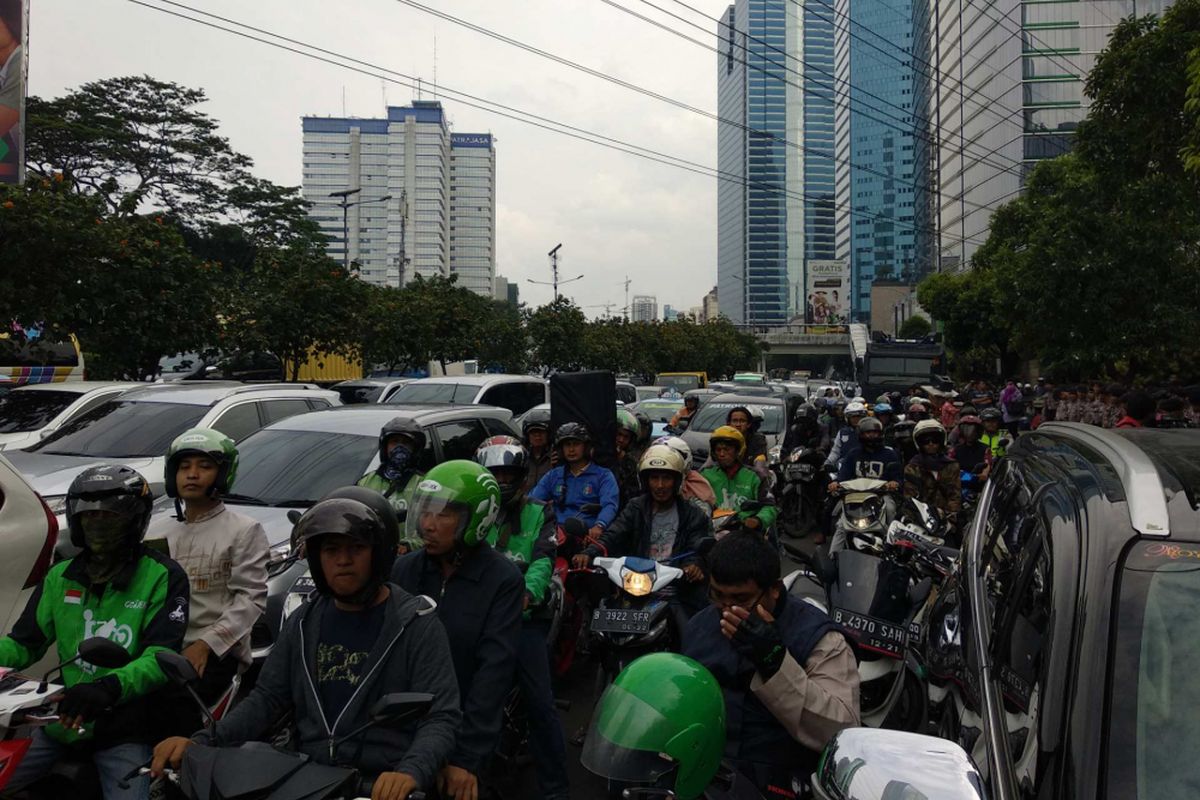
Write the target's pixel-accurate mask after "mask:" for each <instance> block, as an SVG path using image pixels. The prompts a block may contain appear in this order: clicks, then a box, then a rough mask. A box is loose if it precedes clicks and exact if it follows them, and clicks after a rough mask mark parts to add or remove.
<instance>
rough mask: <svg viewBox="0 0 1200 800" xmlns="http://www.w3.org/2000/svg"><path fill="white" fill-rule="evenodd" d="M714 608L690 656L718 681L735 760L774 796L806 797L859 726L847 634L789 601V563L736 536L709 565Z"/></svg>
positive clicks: (693, 637) (693, 625) (689, 634)
mask: <svg viewBox="0 0 1200 800" xmlns="http://www.w3.org/2000/svg"><path fill="white" fill-rule="evenodd" d="M708 563H709V570H710V577H709V586H708V593H709V600H710V605H709V606H708V607H707V608H705V609H704V610H703V611H701V612H700V613H699V614H697V615H696V616H695V617H693V618H692V620H691V621H690V622H689V623H688V626H687V628H686V629H685V632H684V640H683V645H684V646H683V652H684V654H685V655H687V656H690V657H692V658H694V659H696V660H697V661H699V662H700V663H701V664H703V665H704V666H705V667H706V668H707V669H708V670H710V671H711V672H712V674H713V676H714V677H715V678H716V679H717V681H718V683H720V685H721V689H722V691H723V693H724V696H725V709H726V713H727V715H728V719H729V720H730V722H731V723H732V722H734V721H736V723H735V724H736V727H733V726H731V728H730V730H729V736H728V740H727V742H726V746H725V756H726V758H728V759H729V760H730V761H731V762H732V764H733V766H734V767H735V768H736V769H737V770H738V771H739V772H741V773H742V774H743V775H745V776H746V777H747V778H749V779H750V780H751V781H753V782H754V784H755V785H756V786H758V788H759V790H760V791H761V792H762V793H763V796H764V797H796V796H797V795H796V793H795V790H794V788H793V784H792V779H793V777H800V778H801V779H802V780H803V779H804V778H806V777H807V776H808V775H810V774H811V773H812V772H813V771H814V769H815V767H816V763H817V757H818V755H819V753H820V752H821V750H822V749H823V748H824V746H825V743H826V742H827V741H829V739H830V738H831V737H832V736H833V735H834V734H835V733H837V732H838V731H840V730H841V729H843V728H848V727H852V726H855V725H858V724H859V710H858V709H859V677H858V667H857V663H856V660H855V657H854V653H853V651H852V650H851V648H850V644H849V641H848V640H847V638H846V636H845V634H844V633H843V631H842V630H841V629H840V628H839V627H838V626H837V625H836V624H835V623H834V622H833V621H832V620H831V619H830V618H829V616H828V615H827V614H825V613H824V612H822V611H820V610H818V609H817V608H816V607H814V606H812V605H811V604H809V603H805V602H801V601H800V600H797V599H796V598H792V597H789V596H788V593H787V590H786V589H784V587H783V583H782V582H781V580H780V564H779V556H778V555H777V553H776V552H775V551H774V550H773V549H772V548H771V546H770V545H769V544H767V543H766V542H764V541H763V540H762V539H760V538H759V537H756V536H747V535H745V534H739V533H734V534H731V535H730V536H727V537H725V538H724V539H722V540H721V541H719V542H717V543H716V544H715V545H714V546H713V548H712V550H711V551H710V553H709V558H708Z"/></svg>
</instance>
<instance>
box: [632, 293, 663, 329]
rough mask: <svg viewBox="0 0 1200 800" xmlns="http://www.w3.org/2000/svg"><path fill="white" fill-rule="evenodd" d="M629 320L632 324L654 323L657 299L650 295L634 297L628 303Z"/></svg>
mask: <svg viewBox="0 0 1200 800" xmlns="http://www.w3.org/2000/svg"><path fill="white" fill-rule="evenodd" d="M629 319H630V321H632V322H656V321H657V320H658V298H657V297H655V296H654V295H651V294H638V295H634V296H633V299H632V300H631V301H630V302H629Z"/></svg>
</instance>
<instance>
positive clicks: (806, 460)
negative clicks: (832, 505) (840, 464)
mask: <svg viewBox="0 0 1200 800" xmlns="http://www.w3.org/2000/svg"><path fill="white" fill-rule="evenodd" d="M824 461H825V454H824V453H822V452H821V451H820V450H817V449H815V448H812V447H804V446H801V447H796V448H794V449H793V450H792V451H791V452H790V453H788V454H787V456H786V457H785V458H784V459H783V464H782V467H783V468H782V470H781V473H782V485H783V489H782V490H781V491H780V496H779V517H780V519H779V522H780V527H781V529H782V531H783V533H784V535H785V536H791V537H793V538H797V539H798V538H801V537H803V536H804V535H805V534H807V533H808V532H809V531H810V530H811V529H813V528H816V527H817V526H818V525H819V524H820V519H821V496H820V488H821V486H822V483H821V478H822V475H821V465H822V464H823V463H824Z"/></svg>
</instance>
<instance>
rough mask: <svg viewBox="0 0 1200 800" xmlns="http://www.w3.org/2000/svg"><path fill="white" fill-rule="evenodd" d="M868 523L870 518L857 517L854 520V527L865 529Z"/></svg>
mask: <svg viewBox="0 0 1200 800" xmlns="http://www.w3.org/2000/svg"><path fill="white" fill-rule="evenodd" d="M870 524H871V520H869V519H867V518H866V517H859V518H858V519H856V520H854V527H856V528H858V529H859V530H860V531H865V530H866V529H867V526H869V525H870Z"/></svg>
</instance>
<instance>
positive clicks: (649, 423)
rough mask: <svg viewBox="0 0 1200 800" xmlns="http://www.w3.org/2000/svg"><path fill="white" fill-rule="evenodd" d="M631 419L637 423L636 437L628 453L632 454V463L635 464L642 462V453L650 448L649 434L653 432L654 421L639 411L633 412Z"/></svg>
mask: <svg viewBox="0 0 1200 800" xmlns="http://www.w3.org/2000/svg"><path fill="white" fill-rule="evenodd" d="M633 417H634V419H636V420H637V421H638V435H637V441H635V442H634V444H633V447H632V448H631V449H630V452H631V453H633V463H635V464H636V463H637V462H639V461H641V460H642V453H644V452H646V448H647V447H649V446H650V434H651V433H653V432H654V420H652V419H650V415H649V414H647V413H646V412H645V411H642V410H640V409H635V410H634V412H633Z"/></svg>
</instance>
